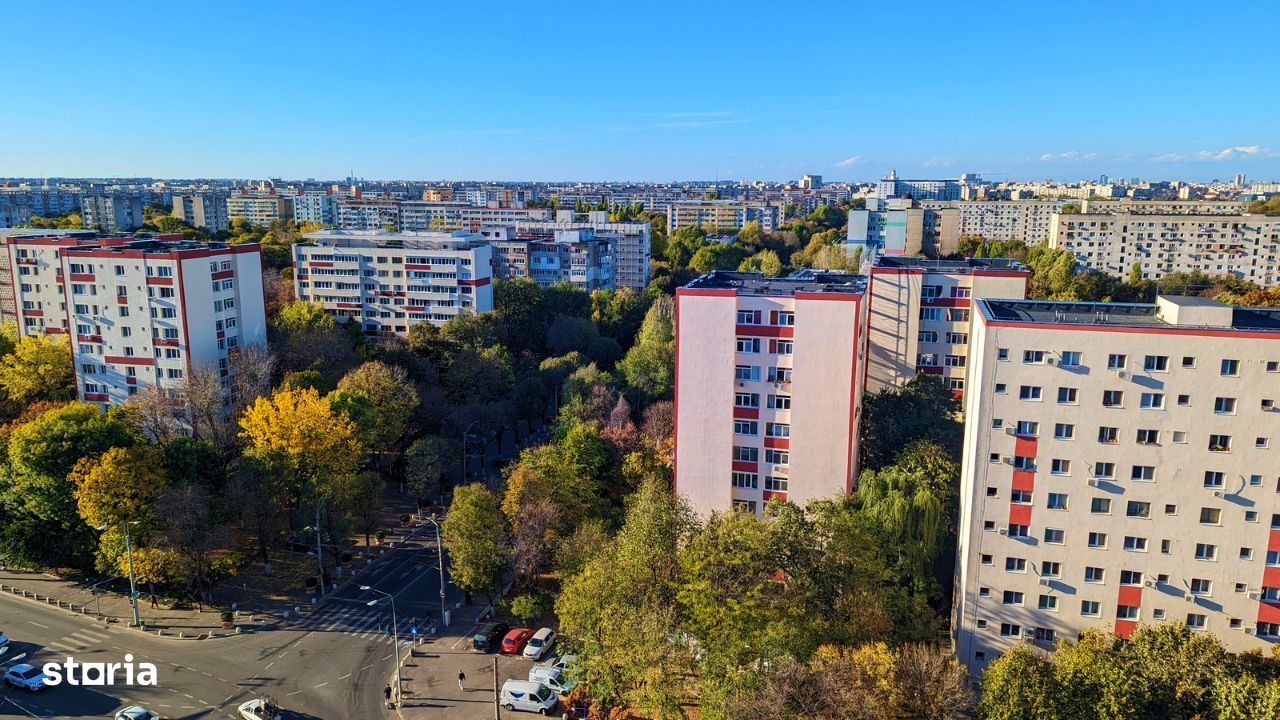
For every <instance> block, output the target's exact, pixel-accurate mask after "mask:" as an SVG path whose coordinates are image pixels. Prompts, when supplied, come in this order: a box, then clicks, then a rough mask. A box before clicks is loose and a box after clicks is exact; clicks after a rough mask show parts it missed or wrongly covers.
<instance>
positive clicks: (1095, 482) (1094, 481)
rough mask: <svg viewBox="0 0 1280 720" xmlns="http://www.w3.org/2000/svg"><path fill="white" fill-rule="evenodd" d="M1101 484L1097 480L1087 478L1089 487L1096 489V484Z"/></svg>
mask: <svg viewBox="0 0 1280 720" xmlns="http://www.w3.org/2000/svg"><path fill="white" fill-rule="evenodd" d="M1101 482H1102V481H1101V480H1100V479H1098V478H1089V487H1098V484H1099V483H1101Z"/></svg>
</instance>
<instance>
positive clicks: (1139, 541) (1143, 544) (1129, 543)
mask: <svg viewBox="0 0 1280 720" xmlns="http://www.w3.org/2000/svg"><path fill="white" fill-rule="evenodd" d="M1124 549H1125V550H1128V551H1129V552H1146V551H1147V539H1146V538H1144V537H1134V536H1132V535H1125V536H1124Z"/></svg>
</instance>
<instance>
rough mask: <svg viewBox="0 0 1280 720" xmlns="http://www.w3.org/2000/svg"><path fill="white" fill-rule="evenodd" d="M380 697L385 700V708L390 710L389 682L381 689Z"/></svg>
mask: <svg viewBox="0 0 1280 720" xmlns="http://www.w3.org/2000/svg"><path fill="white" fill-rule="evenodd" d="M382 698H383V699H384V700H386V701H387V709H388V710H391V709H392V705H391V683H387V686H386V687H384V688H383V689H382Z"/></svg>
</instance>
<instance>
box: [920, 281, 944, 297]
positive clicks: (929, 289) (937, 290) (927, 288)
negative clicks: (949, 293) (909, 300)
mask: <svg viewBox="0 0 1280 720" xmlns="http://www.w3.org/2000/svg"><path fill="white" fill-rule="evenodd" d="M941 296H942V286H941V285H924V286H921V288H920V297H921V298H923V299H925V300H936V299H937V298H939V297H941Z"/></svg>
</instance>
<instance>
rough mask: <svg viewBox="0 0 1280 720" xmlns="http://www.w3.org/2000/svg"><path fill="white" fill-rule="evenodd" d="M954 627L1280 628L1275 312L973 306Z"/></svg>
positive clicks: (1010, 637)
mask: <svg viewBox="0 0 1280 720" xmlns="http://www.w3.org/2000/svg"><path fill="white" fill-rule="evenodd" d="M967 379H968V392H967V393H966V402H965V412H966V418H967V420H966V424H965V431H964V432H965V439H964V458H963V463H962V470H961V479H960V508H961V509H960V522H959V530H958V537H959V541H958V543H959V546H958V550H957V571H956V592H955V601H954V606H953V620H952V628H953V635H954V641H955V648H956V652H957V655H958V657H959V659H960V660H961V661H962V662H964V663H966V664H967V665H968V666H969V667H970V668H971V669H972V670H973V671H974V672H980V671H981V670H982V669H983V668H984V667H985V666H986V664H987V663H989V662H990V661H991V660H993V659H995V658H996V657H997V656H999V655H1000V654H1001V653H1003V652H1004V651H1006V650H1008V649H1009V648H1010V647H1012V646H1013V645H1014V644H1016V643H1031V644H1034V645H1037V646H1039V647H1042V648H1044V649H1049V650H1051V649H1053V648H1054V646H1055V643H1056V642H1058V641H1059V640H1062V639H1074V638H1075V637H1076V636H1077V633H1079V632H1081V631H1083V630H1085V629H1087V628H1099V629H1102V630H1107V631H1111V632H1114V633H1116V634H1117V635H1119V636H1121V637H1127V636H1128V635H1129V634H1130V633H1131V632H1133V630H1134V629H1135V628H1136V627H1137V626H1138V625H1140V624H1149V623H1158V622H1161V621H1166V620H1178V621H1183V622H1186V623H1187V624H1188V625H1189V626H1190V627H1191V628H1193V629H1195V630H1197V631H1203V632H1210V633H1213V634H1214V635H1216V636H1217V637H1218V638H1219V639H1220V640H1221V641H1222V642H1223V644H1224V645H1225V646H1226V647H1227V649H1229V650H1233V651H1243V650H1251V649H1261V650H1263V651H1264V652H1269V646H1270V645H1272V644H1274V643H1276V642H1278V641H1280V470H1277V468H1280V461H1278V459H1277V456H1276V453H1277V452H1278V450H1277V448H1276V445H1277V443H1280V421H1278V420H1280V415H1277V402H1280V309H1275V308H1272V309H1248V308H1232V307H1229V306H1226V305H1223V304H1221V303H1217V302H1215V301H1212V300H1206V299H1202V298H1185V297H1164V296H1161V297H1159V298H1157V301H1156V302H1155V303H1154V304H1137V305H1131V304H1118V303H1064V302H1051V301H1028V300H996V299H982V300H975V301H974V314H973V322H972V326H971V329H970V337H969V368H968V375H967Z"/></svg>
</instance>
